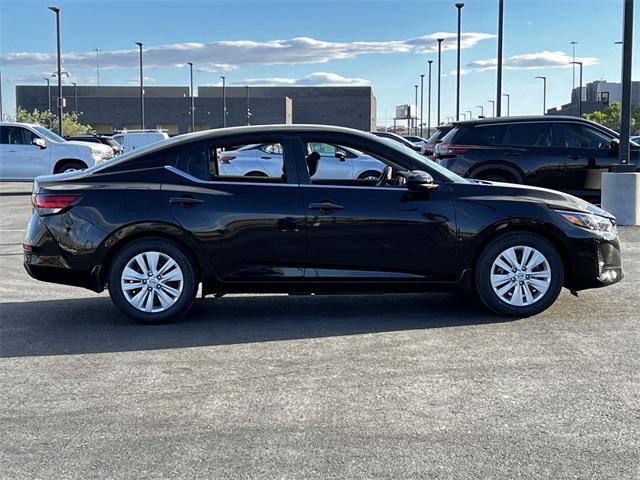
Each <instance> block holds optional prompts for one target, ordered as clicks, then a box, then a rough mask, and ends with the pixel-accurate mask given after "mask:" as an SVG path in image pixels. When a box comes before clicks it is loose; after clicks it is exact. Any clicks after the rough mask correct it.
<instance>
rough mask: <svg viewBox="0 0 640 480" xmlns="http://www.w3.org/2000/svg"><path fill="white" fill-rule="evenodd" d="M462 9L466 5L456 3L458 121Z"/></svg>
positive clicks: (458, 110)
mask: <svg viewBox="0 0 640 480" xmlns="http://www.w3.org/2000/svg"><path fill="white" fill-rule="evenodd" d="M462 7H464V3H462V2H458V3H456V8H457V9H458V56H457V60H456V62H457V67H456V72H457V78H456V120H459V119H460V30H461V26H462Z"/></svg>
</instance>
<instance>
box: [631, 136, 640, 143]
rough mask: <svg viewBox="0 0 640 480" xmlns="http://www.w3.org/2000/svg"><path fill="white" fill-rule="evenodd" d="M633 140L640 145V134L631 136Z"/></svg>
mask: <svg viewBox="0 0 640 480" xmlns="http://www.w3.org/2000/svg"><path fill="white" fill-rule="evenodd" d="M631 141H632V142H634V143H637V144H638V145H640V136H638V137H631Z"/></svg>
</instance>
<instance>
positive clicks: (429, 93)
mask: <svg viewBox="0 0 640 480" xmlns="http://www.w3.org/2000/svg"><path fill="white" fill-rule="evenodd" d="M427 63H428V64H429V81H428V84H429V88H428V90H429V91H428V92H427V137H430V136H431V64H432V63H433V60H428V61H427Z"/></svg>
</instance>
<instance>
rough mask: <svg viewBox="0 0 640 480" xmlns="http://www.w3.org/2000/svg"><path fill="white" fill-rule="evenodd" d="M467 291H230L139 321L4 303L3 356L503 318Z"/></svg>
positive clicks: (106, 311) (100, 309) (96, 308)
mask: <svg viewBox="0 0 640 480" xmlns="http://www.w3.org/2000/svg"><path fill="white" fill-rule="evenodd" d="M503 321H505V319H503V318H500V317H497V316H495V315H492V314H491V313H489V312H487V311H486V310H485V309H484V308H482V306H481V305H480V304H479V303H477V302H476V301H474V300H471V299H469V298H467V297H464V296H462V295H459V294H451V293H443V294H420V295H417V294H405V295H397V294H396V295H355V296H353V295H331V296H328V295H327V296H325V295H319V296H286V295H261V296H252V297H243V296H230V297H222V298H218V299H213V298H207V299H205V300H196V302H195V304H194V306H193V308H192V309H191V310H190V311H189V313H187V315H186V316H185V317H184V319H183V320H182V321H180V322H178V323H173V324H166V325H138V324H136V323H134V322H133V321H130V320H129V319H127V318H126V317H123V316H122V315H120V314H119V313H118V312H117V311H116V310H115V307H113V305H112V304H111V302H110V300H109V299H108V298H104V297H102V298H86V299H69V300H49V301H36V302H28V303H25V302H20V303H4V304H0V356H1V357H22V356H34V355H68V354H83V353H102V352H121V351H122V352H123V351H136V350H152V349H165V348H186V347H198V346H215V345H230V344H240V343H252V342H267V341H278V340H294V339H308V338H321V337H331V336H341V335H358V334H367V333H378V332H393V331H403V330H415V329H426V328H442V327H452V326H463V325H474V324H482V323H497V322H503Z"/></svg>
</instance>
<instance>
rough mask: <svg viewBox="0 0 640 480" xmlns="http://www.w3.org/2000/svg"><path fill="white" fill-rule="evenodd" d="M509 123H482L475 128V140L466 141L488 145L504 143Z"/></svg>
mask: <svg viewBox="0 0 640 480" xmlns="http://www.w3.org/2000/svg"><path fill="white" fill-rule="evenodd" d="M507 128H508V125H505V124H503V125H480V126H477V127H476V128H474V129H473V130H474V133H475V141H474V140H471V141H465V143H470V144H473V143H479V144H486V145H504V137H505V134H506V133H507Z"/></svg>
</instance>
